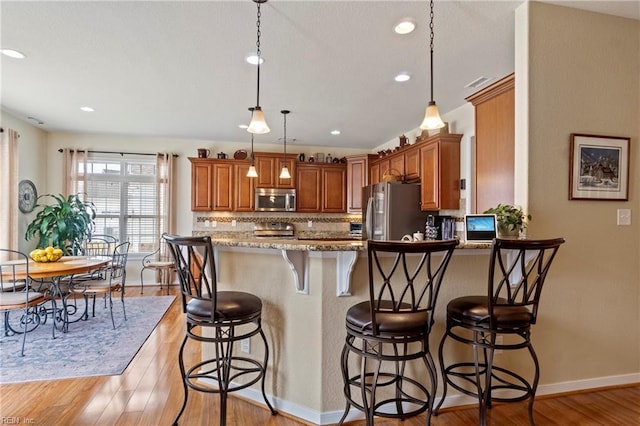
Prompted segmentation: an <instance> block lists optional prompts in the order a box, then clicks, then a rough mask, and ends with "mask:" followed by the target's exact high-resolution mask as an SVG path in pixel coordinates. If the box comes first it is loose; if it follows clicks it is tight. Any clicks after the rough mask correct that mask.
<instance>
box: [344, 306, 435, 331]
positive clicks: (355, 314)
mask: <svg viewBox="0 0 640 426" xmlns="http://www.w3.org/2000/svg"><path fill="white" fill-rule="evenodd" d="M380 306H381V308H382V309H383V310H384V309H389V312H388V313H387V312H383V313H381V312H378V313H376V322H377V324H378V333H381V334H384V333H391V334H398V333H400V334H402V335H407V334H416V333H417V334H420V333H424V332H426V330H428V327H427V325H428V323H429V313H428V312H427V311H417V312H411V311H410V309H411V305H409V304H408V303H402V304H401V309H402V308H404V309H405V310H399V311H398V310H396V311H395V312H392V311H391V309H392V307H393V302H391V301H390V300H383V301H382V302H381V303H380ZM346 322H347V327H350V328H352V329H354V330H359V331H361V332H366V331H371V304H370V303H369V301H368V300H366V301H364V302H361V303H358V304H356V305H353V306H352V307H351V308H349V310H348V311H347V317H346Z"/></svg>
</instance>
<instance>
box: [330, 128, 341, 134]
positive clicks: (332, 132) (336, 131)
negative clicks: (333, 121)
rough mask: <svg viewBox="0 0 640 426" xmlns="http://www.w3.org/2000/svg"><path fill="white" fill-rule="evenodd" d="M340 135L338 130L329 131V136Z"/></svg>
mask: <svg viewBox="0 0 640 426" xmlns="http://www.w3.org/2000/svg"><path fill="white" fill-rule="evenodd" d="M340 133H341V132H340V130H338V129H336V130H332V131H331V134H332V135H339V134H340Z"/></svg>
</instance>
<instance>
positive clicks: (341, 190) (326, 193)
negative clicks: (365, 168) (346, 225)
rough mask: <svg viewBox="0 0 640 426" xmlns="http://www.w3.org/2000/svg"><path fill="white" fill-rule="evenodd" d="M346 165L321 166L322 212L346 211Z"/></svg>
mask: <svg viewBox="0 0 640 426" xmlns="http://www.w3.org/2000/svg"><path fill="white" fill-rule="evenodd" d="M346 189H347V166H346V164H333V165H330V166H329V165H326V166H323V167H322V212H324V213H344V212H346V211H347V193H346Z"/></svg>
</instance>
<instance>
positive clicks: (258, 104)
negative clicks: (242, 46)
mask: <svg viewBox="0 0 640 426" xmlns="http://www.w3.org/2000/svg"><path fill="white" fill-rule="evenodd" d="M257 5H258V13H257V17H258V20H257V22H256V27H257V36H258V37H257V41H256V47H257V48H258V49H257V51H256V56H258V85H257V94H256V105H257V106H260V59H261V58H262V56H261V55H262V52H261V51H260V17H261V16H262V13H261V12H260V3H257Z"/></svg>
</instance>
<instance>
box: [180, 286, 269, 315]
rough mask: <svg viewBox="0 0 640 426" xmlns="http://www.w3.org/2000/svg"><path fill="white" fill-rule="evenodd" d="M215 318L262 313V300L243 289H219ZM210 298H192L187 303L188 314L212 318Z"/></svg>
mask: <svg viewBox="0 0 640 426" xmlns="http://www.w3.org/2000/svg"><path fill="white" fill-rule="evenodd" d="M216 298H217V309H216V315H215V320H216V321H219V320H234V319H243V318H247V317H252V316H254V315H260V313H261V311H262V301H261V300H260V298H259V297H257V296H254V295H253V294H250V293H245V292H242V291H219V292H217V293H216ZM212 306H213V305H212V303H211V301H210V300H200V299H191V300H190V301H189V303H187V314H188V315H190V316H193V317H200V318H203V319H206V318H211V308H212Z"/></svg>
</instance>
